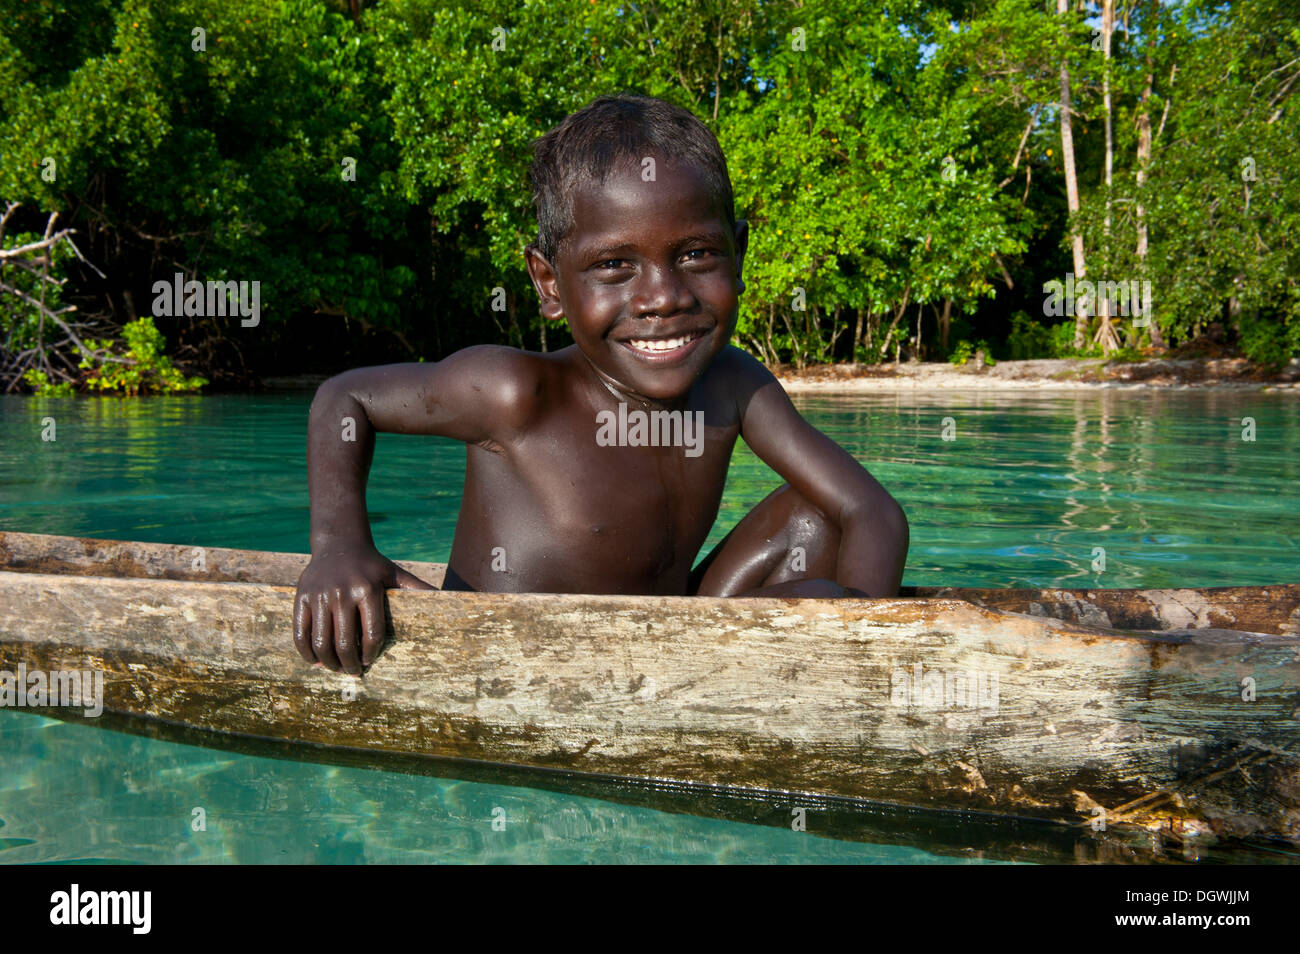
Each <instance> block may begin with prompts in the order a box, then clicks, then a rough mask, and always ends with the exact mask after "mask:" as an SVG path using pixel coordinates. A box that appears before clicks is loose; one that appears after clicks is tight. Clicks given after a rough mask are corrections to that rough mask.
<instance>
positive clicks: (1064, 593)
mask: <svg viewBox="0 0 1300 954" xmlns="http://www.w3.org/2000/svg"><path fill="white" fill-rule="evenodd" d="M307 560H308V556H307V554H303V553H275V552H270V551H261V550H232V549H225V548H220V547H194V546H184V545H176V544H166V543H134V542H126V541H117V540H96V539H89V538H84V537H63V536H52V535H45V534H34V533H14V532H7V533H3V532H0V571H10V572H26V573H52V574H67V575H71V576H108V577H119V578H147V579H160V580H191V581H195V582H200V581H201V582H231V583H236V582H237V583H263V584H268V585H272V586H293V585H295V584H296V583H297V581H298V577H299V576H300V575H301V574H302V571H303V568H304V567H305V566H306V565H307ZM396 562H397V563H398V564H399V565H400V566H402V567H404V568H405V569H407V570H409V571H410V572H412V573H414V574H415V575H416V576H417V577H419V578H420V579H422V580H425V581H426V582H428V583H430V584H432V585H433V586H441V585H442V581H443V575H444V573H445V571H446V565H445V564H442V563H421V562H415V561H407V560H398V561H396ZM900 596H903V597H909V598H914V599H945V598H947V599H961V600H965V601H967V602H970V603H974V604H975V605H977V606H982V607H985V608H988V609H995V610H1002V611H1005V612H1011V613H1026V614H1029V615H1033V616H1042V617H1050V618H1052V619H1058V620H1063V621H1067V622H1073V623H1080V624H1082V625H1085V626H1092V627H1096V628H1099V629H1118V630H1141V631H1161V630H1174V631H1179V630H1201V629H1224V630H1238V631H1242V632H1251V633H1269V634H1275V635H1296V634H1300V583H1291V584H1279V585H1273V586H1223V587H1202V588H1197V589H1095V588H1086V589H1085V588H1079V589H1060V588H1051V589H990V588H963V587H938V586H912V587H904V588H903V590H902V592H901V593H900Z"/></svg>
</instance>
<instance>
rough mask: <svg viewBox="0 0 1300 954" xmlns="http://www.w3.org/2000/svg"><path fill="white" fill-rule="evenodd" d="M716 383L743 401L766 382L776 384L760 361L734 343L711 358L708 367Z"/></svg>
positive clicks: (770, 373)
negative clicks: (709, 366)
mask: <svg viewBox="0 0 1300 954" xmlns="http://www.w3.org/2000/svg"><path fill="white" fill-rule="evenodd" d="M710 371H711V372H712V374H713V375H714V377H715V380H716V382H717V384H718V385H719V386H720V387H722V388H724V389H726V391H728V392H729V393H730V394H731V395H733V396H734V397H735V398H736V399H737V400H739V401H744V400H747V399H748V398H749V396H750V395H752V394H753V393H754V392H755V391H757V390H758V389H759V388H761V387H763V386H764V385H767V384H778V386H779V382H777V380H776V378H775V377H774V376H773V375H772V372H771V371H769V370H767V368H766V367H765V366H764V365H763V363H762V362H761V361H759V360H758V359H757V358H755V357H754V356H753V355H752V354H750V353H749V352H747V351H743V350H742V349H740V348H737V347H736V346H735V345H727V347H725V348H723V349H722V350H721V351H719V352H718V356H717V357H716V358H714V359H713V366H712V368H711V369H710Z"/></svg>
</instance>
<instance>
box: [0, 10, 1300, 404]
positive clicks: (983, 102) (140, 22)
mask: <svg viewBox="0 0 1300 954" xmlns="http://www.w3.org/2000/svg"><path fill="white" fill-rule="evenodd" d="M348 6H349V5H348V4H345V3H341V2H335V3H331V4H321V3H318V2H313V0H244V2H241V3H238V4H230V3H225V2H222V0H0V197H2V198H3V199H5V200H7V201H17V202H21V203H23V204H24V206H25V207H26V208H28V209H31V210H35V209H50V210H54V209H57V210H59V211H60V212H62V213H63V215H64V222H66V223H68V224H72V225H74V226H75V227H76V228H77V229H78V233H79V235H78V241H79V242H82V243H83V244H82V245H81V247H83V248H85V249H87V250H89V251H91V252H92V253H94V254H93V255H92V257H94V258H95V261H96V262H97V264H98V265H99V266H100V267H101V268H102V269H103V270H104V271H105V272H106V273H107V275H108V282H107V284H108V286H109V294H110V297H111V298H112V299H113V301H114V303H115V304H114V308H113V312H112V313H113V314H123V315H125V314H132V313H134V307H133V306H132V305H131V304H130V301H134V302H137V303H138V302H140V301H146V300H149V289H150V287H151V285H152V282H153V281H156V280H158V279H160V278H163V279H170V278H171V275H172V273H173V272H174V271H176V270H178V269H179V270H181V271H184V272H185V273H186V274H187V277H194V278H198V279H199V280H209V279H211V280H240V281H252V280H257V281H260V282H261V289H262V307H263V321H262V324H261V325H260V326H259V327H258V328H257V329H255V330H253V329H242V328H240V327H239V326H238V323H237V322H234V323H230V322H228V323H225V324H222V323H221V322H220V321H217V320H212V319H208V320H206V321H204V322H201V324H202V327H201V328H198V329H195V337H199V338H202V336H204V335H206V336H208V337H209V338H210V339H214V340H218V341H220V340H227V341H229V342H230V344H231V348H230V349H227V351H230V350H231V349H233V350H236V351H238V352H239V353H241V354H243V353H248V354H250V355H252V357H253V360H254V361H255V362H260V366H262V367H268V366H270V367H272V368H275V369H276V370H297V368H293V367H284V365H283V363H284V362H286V361H288V362H291V363H292V362H295V361H299V360H302V359H301V358H299V357H297V356H296V355H295V354H294V352H293V350H292V348H290V347H287V346H286V344H285V342H288V341H290V340H296V341H298V342H302V341H304V340H306V341H309V342H313V341H314V339H313V335H312V334H311V333H304V332H303V331H302V330H301V326H302V324H303V323H305V322H306V323H310V327H311V328H317V327H321V325H320V316H331V317H335V318H342V319H343V321H339V322H335V323H334V324H332V325H331V326H330V330H329V331H328V332H325V331H322V332H321V334H320V341H319V342H318V343H315V347H316V348H317V349H318V350H317V352H316V353H317V354H318V355H319V356H320V360H321V361H322V362H324V363H330V362H333V366H334V367H336V368H337V367H339V366H341V365H342V364H343V363H344V362H345V356H346V355H347V354H348V353H349V349H350V348H351V347H352V346H354V345H355V344H356V343H357V341H358V340H359V339H362V338H365V337H366V336H367V335H368V334H369V333H371V332H375V333H381V334H383V335H386V336H388V337H389V338H390V339H391V340H392V341H396V342H399V343H400V344H401V349H402V351H404V352H405V354H403V355H401V356H403V357H407V358H414V357H415V356H417V355H422V354H425V353H429V354H430V355H434V353H435V352H436V356H439V357H440V356H441V355H442V354H445V353H447V352H448V351H450V350H452V349H454V348H456V347H459V346H462V345H464V344H469V343H474V342H480V341H504V342H509V343H512V344H516V345H522V346H529V347H537V346H538V345H540V343H541V342H542V341H543V340H544V339H543V337H542V336H543V334H544V333H545V334H550V335H551V340H552V342H554V340H555V339H556V338H557V337H559V338H562V337H563V336H562V334H557V331H556V330H555V329H551V330H550V331H549V332H546V331H545V330H544V328H543V326H542V324H541V321H540V317H539V316H538V315H537V313H536V312H537V308H536V298H535V294H534V292H533V290H532V288H531V284H530V282H529V280H528V277H527V275H526V272H525V269H524V264H523V256H522V254H521V252H522V248H523V246H524V244H525V243H527V242H529V241H531V240H532V239H533V237H534V235H535V230H536V225H535V221H534V219H533V210H532V207H531V202H530V195H529V189H528V183H527V181H526V169H527V165H528V162H529V159H530V145H531V143H532V141H533V140H534V139H535V138H536V137H537V136H539V135H540V134H542V133H543V132H545V131H546V130H548V129H550V128H551V127H552V126H554V125H555V124H556V123H558V122H559V121H560V120H561V119H562V118H563V117H564V116H565V115H567V114H568V113H570V112H572V111H573V110H575V109H578V108H580V107H581V106H583V105H584V104H586V103H587V102H589V101H590V100H591V99H592V98H593V97H594V96H596V95H599V94H602V93H607V92H617V91H621V90H635V91H639V92H645V93H649V94H652V95H657V96H661V97H663V98H666V99H669V100H671V101H673V102H676V103H678V104H680V105H683V106H685V107H687V108H689V109H691V110H692V111H694V113H695V114H696V115H697V116H699V117H701V119H703V120H704V121H705V122H706V124H708V125H709V126H710V127H711V128H712V129H714V130H715V132H716V134H717V135H718V137H719V140H720V142H721V143H722V146H723V149H724V152H725V153H726V156H727V159H728V164H729V168H730V173H731V177H732V181H733V186H734V189H735V194H736V202H737V211H738V213H739V214H740V215H741V216H743V217H745V218H747V219H748V221H749V223H750V229H751V240H750V251H749V254H748V256H747V258H746V261H745V281H746V285H747V288H746V291H745V293H744V295H743V296H742V300H741V309H740V315H739V319H738V326H737V340H738V343H740V344H742V345H743V346H745V347H747V348H749V349H751V350H753V351H754V352H755V353H757V354H759V355H760V356H761V357H763V358H765V359H767V360H772V361H776V360H780V361H794V362H797V363H806V362H813V361H827V360H835V359H842V358H846V357H852V358H855V359H856V360H861V361H868V362H875V361H880V360H884V359H885V358H886V357H892V354H893V352H894V347H895V346H896V345H897V344H898V342H899V341H900V339H907V338H909V337H910V336H911V335H912V334H913V333H914V331H913V329H914V327H915V313H916V309H917V307H918V305H919V306H921V307H922V313H923V314H924V315H925V316H926V318H925V321H926V322H929V315H930V313H931V311H932V310H935V309H936V308H937V307H940V306H944V305H945V303H946V305H947V306H948V311H947V312H945V313H946V314H950V315H951V316H952V318H953V321H954V325H953V329H952V330H953V331H954V332H955V334H957V335H961V334H965V335H968V336H969V337H970V338H972V339H975V338H977V336H979V335H981V334H983V335H984V336H985V337H988V336H989V331H988V327H989V326H988V323H987V316H989V315H991V314H994V313H996V318H997V319H998V323H999V325H1001V321H1002V316H1004V315H1005V314H1006V312H1008V311H1017V313H1016V314H1015V315H1013V318H1012V331H1011V335H1010V337H1009V338H1008V339H1007V341H1006V346H1007V352H1008V353H1009V354H1010V355H1011V356H1012V357H1030V356H1040V355H1058V356H1059V355H1066V354H1074V353H1076V352H1075V349H1074V348H1073V341H1072V337H1073V327H1072V324H1071V323H1070V322H1068V321H1067V322H1065V323H1058V324H1055V325H1052V324H1049V322H1048V320H1045V319H1043V318H1039V317H1038V315H1037V304H1038V303H1037V302H1035V301H1034V295H1033V294H1031V293H1030V292H1028V291H1027V289H1036V288H1039V287H1041V284H1042V282H1043V281H1044V280H1046V279H1048V278H1058V279H1059V278H1063V277H1064V276H1063V274H1062V273H1063V272H1064V271H1065V269H1066V268H1068V267H1069V266H1068V265H1064V263H1065V262H1066V261H1067V260H1068V257H1069V256H1068V254H1066V249H1067V246H1066V240H1067V236H1068V234H1069V231H1070V229H1071V228H1077V229H1078V230H1079V231H1080V232H1081V234H1082V235H1083V236H1084V240H1085V247H1086V249H1087V258H1088V260H1087V271H1088V275H1089V277H1090V278H1104V279H1109V280H1115V281H1132V280H1149V281H1151V283H1152V286H1153V289H1154V301H1155V311H1154V316H1155V320H1156V322H1157V328H1158V331H1159V332H1160V333H1161V334H1162V335H1163V338H1164V340H1165V341H1166V342H1168V343H1176V342H1177V341H1180V340H1185V339H1187V338H1189V337H1192V336H1194V335H1195V333H1196V332H1197V331H1198V330H1199V329H1200V328H1201V327H1203V326H1204V325H1205V324H1207V323H1208V322H1210V321H1214V320H1223V316H1224V315H1228V316H1230V320H1229V323H1230V324H1231V325H1232V332H1233V333H1234V334H1235V335H1236V336H1237V341H1238V343H1239V345H1240V347H1241V348H1242V350H1243V351H1244V352H1245V353H1247V354H1248V355H1250V356H1251V357H1254V358H1256V359H1257V360H1261V361H1268V362H1271V363H1274V364H1277V363H1282V362H1284V361H1285V360H1287V359H1288V358H1289V357H1291V356H1293V355H1296V354H1300V287H1298V282H1300V278H1297V276H1300V178H1298V177H1296V176H1294V175H1292V174H1291V171H1292V170H1294V169H1296V168H1300V128H1297V123H1298V122H1300V120H1298V119H1297V116H1298V115H1300V114H1297V111H1296V110H1295V109H1294V107H1293V105H1292V104H1293V99H1292V97H1293V96H1294V94H1295V91H1296V90H1298V89H1300V81H1297V76H1296V65H1295V64H1296V62H1297V57H1298V56H1300V28H1297V16H1296V13H1295V10H1294V3H1293V0H1240V2H1234V3H1232V4H1224V3H1221V2H1218V0H1187V2H1181V3H1178V4H1160V3H1154V2H1151V3H1146V4H1141V3H1135V4H1132V5H1130V6H1129V7H1126V8H1124V10H1123V11H1122V13H1123V17H1122V19H1123V22H1124V25H1125V26H1124V29H1123V30H1121V31H1118V32H1117V33H1116V34H1115V45H1114V55H1113V57H1112V59H1111V60H1110V61H1109V62H1107V61H1105V60H1104V59H1103V58H1102V56H1101V55H1100V53H1099V52H1097V51H1095V50H1093V48H1092V42H1091V41H1092V30H1093V27H1094V25H1095V22H1094V21H1093V20H1090V19H1089V16H1088V14H1086V13H1085V12H1083V11H1081V10H1076V9H1073V7H1074V5H1071V7H1072V8H1071V10H1070V11H1069V12H1068V13H1067V14H1066V15H1064V16H1057V15H1055V13H1054V7H1052V5H1050V4H1049V5H1046V6H1045V5H1044V4H1043V3H1042V2H1041V0H982V2H980V3H976V4H957V5H953V4H936V3H925V2H915V3H907V4H902V5H899V4H885V3H879V2H867V3H865V4H864V3H862V2H856V0H806V2H804V3H802V4H799V5H795V4H777V3H766V4H764V3H760V2H758V0H729V2H728V3H726V4H724V5H717V4H699V3H695V2H690V0H662V2H659V3H656V4H652V5H650V4H645V5H635V6H628V5H623V4H615V3H610V2H607V0H600V2H594V0H547V2H542V0H523V2H519V0H386V2H383V3H376V4H365V5H363V6H364V7H365V9H364V11H363V12H362V14H361V16H360V22H359V23H356V22H354V21H353V19H352V17H351V15H350V14H349V10H348ZM199 25H201V26H202V27H203V29H204V30H206V34H205V38H206V45H205V48H204V49H195V45H196V39H195V37H194V35H193V30H194V29H195V27H196V26H199ZM1148 60H1149V62H1148ZM1062 67H1065V68H1066V69H1067V70H1068V72H1069V75H1070V80H1071V89H1072V95H1073V105H1072V109H1073V112H1074V114H1075V120H1074V135H1075V150H1076V156H1075V158H1076V160H1077V165H1078V168H1079V183H1080V188H1081V191H1082V210H1081V212H1080V213H1079V214H1078V215H1077V216H1075V217H1074V219H1073V220H1072V221H1071V220H1070V219H1069V217H1068V216H1067V213H1066V210H1065V199H1064V180H1063V166H1062V157H1061V143H1060V128H1059V113H1060V109H1059V96H1060V78H1061V69H1062ZM1148 76H1151V77H1153V80H1152V83H1153V85H1152V89H1151V90H1150V92H1149V95H1148V93H1147V91H1146V85H1147V77H1148ZM1103 83H1105V84H1107V85H1108V86H1109V89H1110V91H1111V97H1112V100H1113V103H1114V113H1113V116H1112V128H1113V130H1114V137H1115V142H1114V147H1115V148H1114V175H1113V184H1112V185H1111V186H1110V188H1109V189H1108V188H1107V187H1106V186H1105V178H1104V175H1103V169H1104V167H1105V161H1104V160H1105V153H1104V139H1103V129H1104V128H1105V124H1104V120H1105V116H1104V115H1103V109H1102V107H1103V99H1102V94H1101V89H1102V86H1103ZM1144 116H1145V117H1146V118H1148V119H1150V120H1151V128H1152V129H1153V133H1154V142H1153V147H1152V155H1151V159H1150V162H1149V163H1147V164H1146V165H1145V166H1143V167H1141V168H1139V162H1138V160H1137V135H1138V132H1137V130H1138V128H1139V126H1140V123H1139V119H1140V118H1142V117H1144ZM348 160H355V176H354V177H350V176H349V175H347V174H345V173H346V171H347V170H348V168H349V167H348V165H347V162H348ZM1246 160H1250V162H1249V163H1248V164H1247V163H1246ZM1247 165H1248V166H1249V169H1250V176H1251V177H1247V176H1246V175H1245V172H1246V168H1247ZM1139 171H1141V172H1142V173H1143V175H1144V176H1145V181H1143V182H1139V181H1138V180H1139V175H1138V173H1139ZM23 228H24V229H26V230H27V231H30V228H31V225H30V224H27V223H25V224H24V226H23ZM1142 229H1145V230H1146V233H1147V237H1148V239H1149V249H1148V251H1147V253H1146V254H1145V255H1140V254H1139V253H1138V246H1139V243H1138V235H1139V231H1140V230H1142ZM6 241H7V242H8V241H9V239H6ZM58 269H62V271H60V272H59V274H60V275H61V276H62V275H66V276H67V277H68V278H69V279H70V284H69V286H68V287H66V288H65V289H64V290H63V292H61V293H59V294H61V297H62V298H63V299H64V300H65V301H66V302H68V303H76V304H77V305H78V307H79V308H83V313H85V312H84V308H85V307H87V306H88V305H90V306H91V307H94V308H103V307H104V295H103V289H102V288H101V286H99V285H98V284H97V280H96V279H95V278H94V276H92V275H91V274H90V272H89V271H88V270H87V269H85V268H81V267H72V266H69V265H68V264H67V262H66V261H62V260H61V261H60V262H59V263H58ZM55 270H57V269H53V270H52V273H53V271H55ZM1013 274H1014V275H1015V281H1012V280H1011V276H1012V275H1013ZM10 277H11V279H13V280H19V279H21V280H23V281H28V279H27V278H25V277H23V276H18V278H14V276H10ZM24 288H27V289H28V290H30V286H24ZM497 288H503V289H505V291H506V300H507V310H506V312H504V313H498V312H494V311H493V310H492V308H491V302H492V299H493V293H494V290H495V289H497ZM47 294H55V293H54V292H53V290H52V289H47ZM128 295H129V296H131V298H130V300H128ZM15 301H16V300H15V299H12V298H10V299H9V300H5V301H0V323H3V330H4V333H5V335H6V342H7V344H6V347H7V348H17V347H20V346H21V347H23V348H29V347H31V346H32V345H33V344H34V343H35V342H36V341H37V337H38V335H39V333H40V332H39V328H40V321H39V319H38V318H37V317H36V312H35V311H33V310H31V309H30V308H24V307H20V306H19V305H17V304H15ZM47 301H48V299H47ZM796 301H798V302H800V304H801V306H802V307H800V306H796V304H795V303H796ZM895 316H898V317H895ZM963 316H965V317H964V318H963ZM98 317H101V318H107V317H110V315H109V314H108V313H103V314H101V315H99V316H98ZM291 318H298V319H300V320H299V321H298V323H297V325H298V328H299V330H293V329H292V328H290V325H289V322H290V319H291ZM113 320H114V321H120V320H122V319H116V318H114V319H113ZM963 321H965V322H966V323H967V324H968V325H969V330H963V326H962V322H963ZM1095 324H1096V323H1095V320H1094V328H1095ZM1118 327H1119V329H1120V333H1121V334H1122V335H1125V336H1127V337H1126V340H1123V341H1122V342H1121V343H1122V344H1123V345H1125V346H1127V347H1129V348H1137V347H1139V346H1141V345H1143V344H1145V343H1147V341H1148V339H1149V334H1150V333H1149V332H1144V331H1141V330H1140V329H1137V328H1136V327H1135V326H1134V325H1133V324H1132V323H1131V322H1127V321H1125V322H1120V323H1119V325H1118ZM927 333H928V332H927ZM293 335H297V338H293ZM192 340H193V339H192V338H187V342H186V343H187V347H188V346H189V344H190V342H191V341H192ZM926 344H927V345H929V344H930V340H929V339H928V338H927V340H926ZM209 350H210V351H211V350H214V349H209ZM218 350H219V349H218ZM1098 351H1099V348H1098V347H1097V346H1096V344H1095V340H1094V336H1093V335H1092V334H1090V335H1089V341H1088V344H1087V346H1086V347H1085V348H1084V349H1083V351H1082V353H1084V354H1088V353H1096V352H1098ZM1000 353H1001V352H1000ZM97 373H99V372H97ZM101 379H102V380H104V381H111V380H115V377H114V372H111V371H104V372H102V374H101ZM140 385H141V386H142V387H143V386H145V384H144V382H140ZM33 386H35V385H33ZM113 386H116V385H113ZM151 386H152V385H151ZM123 387H128V385H125V384H123Z"/></svg>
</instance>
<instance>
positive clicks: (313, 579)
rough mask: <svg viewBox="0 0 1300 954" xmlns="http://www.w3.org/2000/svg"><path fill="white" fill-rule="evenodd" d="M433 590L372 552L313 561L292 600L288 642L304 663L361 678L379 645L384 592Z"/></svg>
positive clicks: (344, 553)
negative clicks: (319, 665)
mask: <svg viewBox="0 0 1300 954" xmlns="http://www.w3.org/2000/svg"><path fill="white" fill-rule="evenodd" d="M394 587H400V588H402V589H407V590H432V589H437V587H434V586H430V585H429V584H428V583H425V582H424V581H423V580H421V579H417V578H416V577H414V576H412V575H411V574H410V573H408V572H406V571H405V570H403V569H402V568H401V567H400V566H398V565H397V564H396V563H394V562H393V561H392V560H389V559H388V558H387V557H385V556H384V555H383V554H381V553H380V552H379V551H378V550H376V549H375V548H374V547H363V548H358V549H348V550H330V551H326V552H325V553H321V554H319V555H316V556H313V557H312V560H311V562H310V563H308V564H307V568H306V569H305V570H303V571H302V576H301V577H299V579H298V592H297V593H296V594H295V595H294V600H293V641H294V644H295V645H296V646H297V647H298V653H299V655H301V656H302V658H303V659H305V660H306V661H307V662H309V663H317V662H318V663H320V664H321V665H323V666H324V667H325V668H326V669H332V670H333V671H335V672H338V671H339V670H342V671H344V672H347V673H351V674H352V675H354V676H359V675H361V672H362V667H364V666H369V665H370V664H371V663H373V662H374V661H375V659H376V658H377V657H378V656H379V650H380V649H382V648H383V645H384V590H385V589H392V588H394Z"/></svg>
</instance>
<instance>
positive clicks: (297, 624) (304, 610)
mask: <svg viewBox="0 0 1300 954" xmlns="http://www.w3.org/2000/svg"><path fill="white" fill-rule="evenodd" d="M310 600H311V597H309V596H308V595H307V594H306V593H299V594H298V597H297V599H295V600H294V601H293V644H294V645H295V646H297V647H298V655H299V656H301V657H302V658H303V660H304V661H306V662H309V663H314V662H315V661H316V654H315V653H313V652H312V651H311V604H310Z"/></svg>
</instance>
